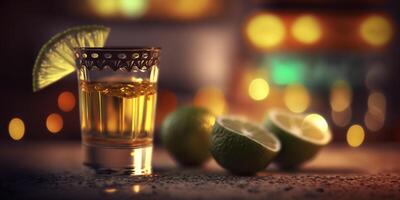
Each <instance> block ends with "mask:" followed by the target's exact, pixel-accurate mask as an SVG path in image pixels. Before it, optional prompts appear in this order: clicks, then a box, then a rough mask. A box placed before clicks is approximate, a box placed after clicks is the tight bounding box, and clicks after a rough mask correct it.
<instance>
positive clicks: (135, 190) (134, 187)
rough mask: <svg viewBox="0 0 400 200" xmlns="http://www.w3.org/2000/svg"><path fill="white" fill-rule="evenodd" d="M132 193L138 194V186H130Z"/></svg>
mask: <svg viewBox="0 0 400 200" xmlns="http://www.w3.org/2000/svg"><path fill="white" fill-rule="evenodd" d="M132 192H133V193H139V192H140V185H138V184H135V185H132Z"/></svg>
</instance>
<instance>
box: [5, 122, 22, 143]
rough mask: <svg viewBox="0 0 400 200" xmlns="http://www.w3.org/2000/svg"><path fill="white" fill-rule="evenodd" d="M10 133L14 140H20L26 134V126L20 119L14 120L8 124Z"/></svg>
mask: <svg viewBox="0 0 400 200" xmlns="http://www.w3.org/2000/svg"><path fill="white" fill-rule="evenodd" d="M8 133H9V134H10V137H11V138H12V139H13V140H20V139H22V137H24V134H25V124H24V121H22V119H20V118H17V117H16V118H12V119H11V120H10V123H9V124H8Z"/></svg>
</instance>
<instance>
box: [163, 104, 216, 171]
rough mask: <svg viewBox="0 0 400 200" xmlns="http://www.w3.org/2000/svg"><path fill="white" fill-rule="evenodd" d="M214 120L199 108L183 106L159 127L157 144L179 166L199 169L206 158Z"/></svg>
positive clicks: (208, 153)
mask: <svg viewBox="0 0 400 200" xmlns="http://www.w3.org/2000/svg"><path fill="white" fill-rule="evenodd" d="M214 122H215V117H214V115H212V114H211V113H210V112H209V111H207V110H206V109H203V108H197V107H191V106H185V107H181V108H179V109H177V110H176V111H174V112H172V113H171V114H169V115H168V116H167V118H166V119H165V120H164V122H163V123H162V125H161V142H162V144H163V145H164V147H165V148H166V149H167V150H168V152H169V153H170V154H171V155H172V156H173V158H174V159H175V160H176V161H178V163H179V164H181V165H182V166H193V167H195V166H201V165H202V164H204V163H205V162H206V161H207V160H208V159H209V158H210V152H209V148H210V135H211V130H212V126H213V124H214Z"/></svg>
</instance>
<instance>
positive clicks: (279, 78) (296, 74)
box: [267, 56, 306, 85]
mask: <svg viewBox="0 0 400 200" xmlns="http://www.w3.org/2000/svg"><path fill="white" fill-rule="evenodd" d="M267 64H268V66H269V68H270V71H271V79H272V81H273V82H274V83H275V84H277V85H288V84H292V83H303V82H304V79H305V75H306V66H305V65H306V64H305V62H304V61H303V60H301V59H299V58H297V57H291V56H288V57H286V56H272V57H271V56H270V57H269V58H267Z"/></svg>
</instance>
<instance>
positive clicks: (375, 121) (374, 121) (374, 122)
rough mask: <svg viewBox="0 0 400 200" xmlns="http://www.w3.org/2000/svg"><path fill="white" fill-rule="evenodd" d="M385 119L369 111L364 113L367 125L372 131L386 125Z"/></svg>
mask: <svg viewBox="0 0 400 200" xmlns="http://www.w3.org/2000/svg"><path fill="white" fill-rule="evenodd" d="M384 122H385V120H384V119H383V118H379V117H378V116H376V115H374V114H372V113H371V112H370V111H367V112H366V113H365V115H364V123H365V127H367V129H368V130H370V131H378V130H379V129H381V128H382V127H383V125H384Z"/></svg>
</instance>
